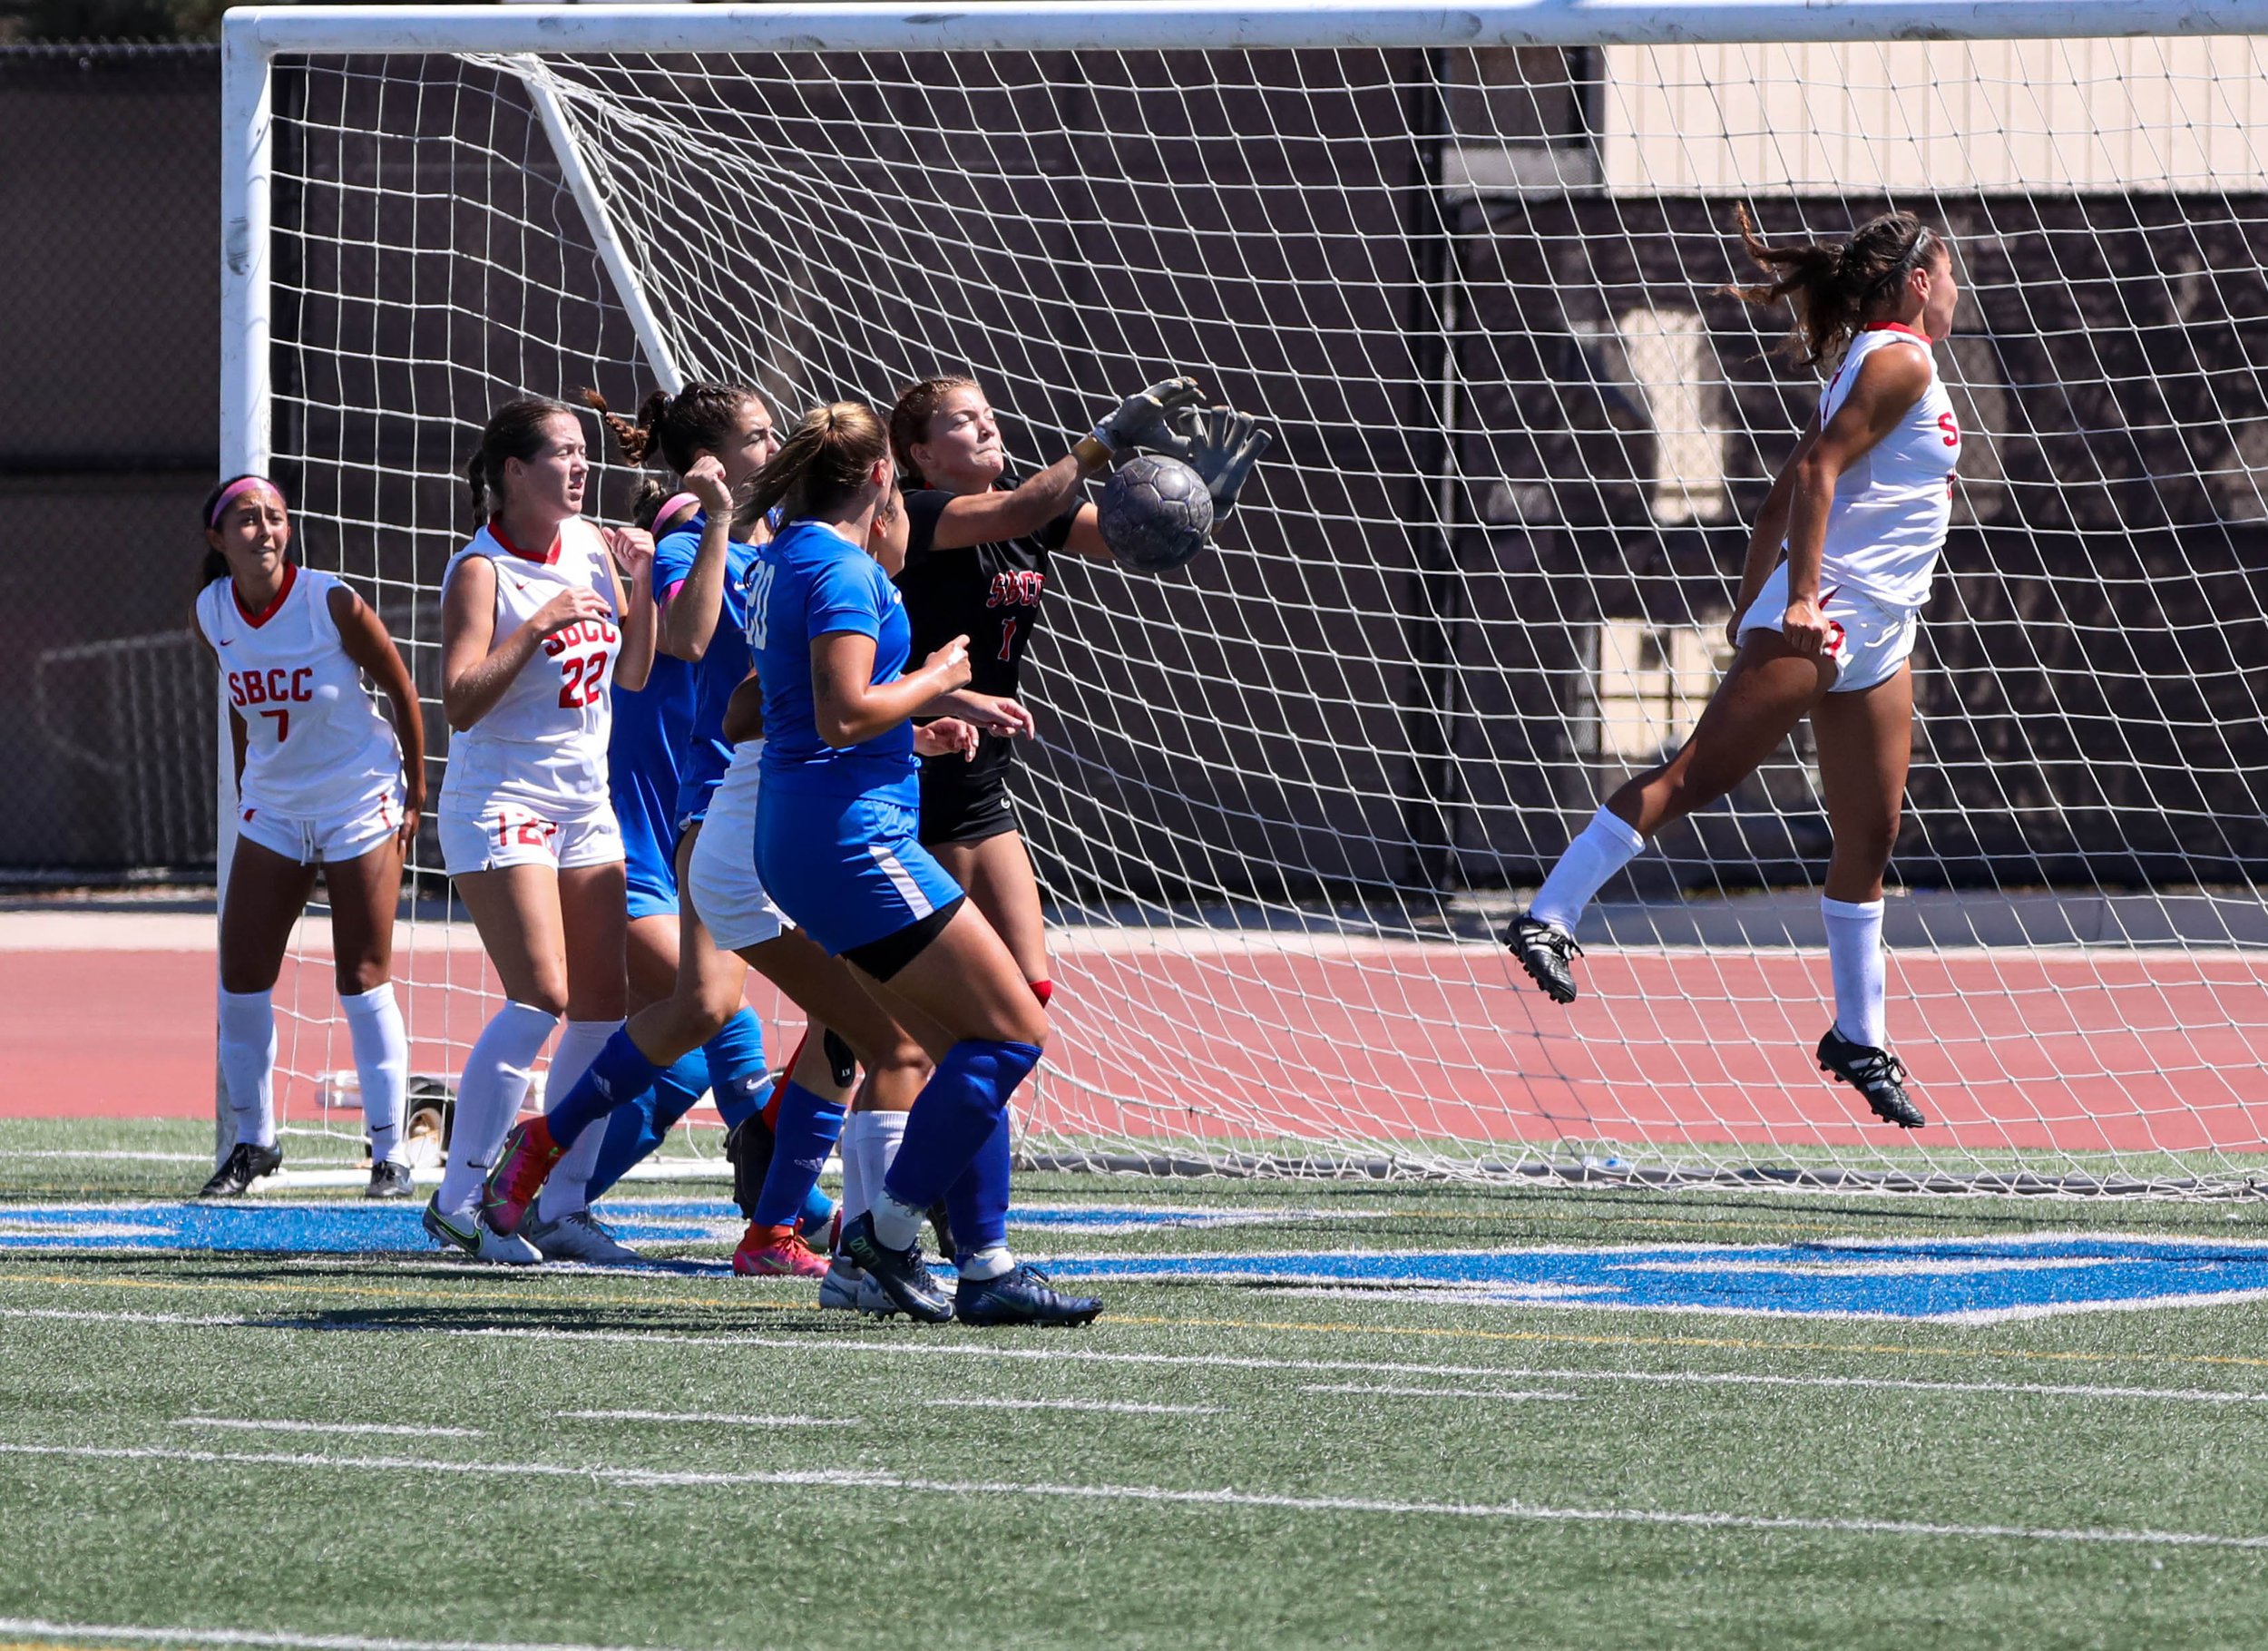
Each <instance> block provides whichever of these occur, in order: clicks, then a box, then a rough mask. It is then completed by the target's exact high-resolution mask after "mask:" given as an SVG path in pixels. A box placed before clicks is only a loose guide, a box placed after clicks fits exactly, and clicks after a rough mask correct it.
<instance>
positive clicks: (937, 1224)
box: [929, 1198, 953, 1258]
mask: <svg viewBox="0 0 2268 1651" xmlns="http://www.w3.org/2000/svg"><path fill="white" fill-rule="evenodd" d="M929 1230H930V1231H931V1233H933V1234H934V1235H935V1236H936V1239H937V1253H938V1254H939V1255H943V1256H946V1257H948V1258H950V1257H951V1256H952V1255H953V1217H952V1216H948V1215H947V1214H945V1201H944V1200H943V1198H940V1199H938V1200H937V1202H936V1203H934V1204H933V1205H931V1206H930V1207H929Z"/></svg>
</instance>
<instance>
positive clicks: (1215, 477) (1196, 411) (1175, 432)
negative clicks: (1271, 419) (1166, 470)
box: [1155, 406, 1275, 523]
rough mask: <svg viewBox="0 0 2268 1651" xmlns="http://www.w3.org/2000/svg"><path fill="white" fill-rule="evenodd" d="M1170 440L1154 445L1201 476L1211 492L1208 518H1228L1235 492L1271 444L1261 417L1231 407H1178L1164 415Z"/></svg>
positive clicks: (1234, 503)
mask: <svg viewBox="0 0 2268 1651" xmlns="http://www.w3.org/2000/svg"><path fill="white" fill-rule="evenodd" d="M1167 426H1168V433H1169V434H1170V435H1172V436H1173V438H1174V445H1170V446H1168V445H1163V444H1160V445H1158V446H1157V447H1156V448H1155V451H1157V452H1160V453H1167V454H1171V455H1172V456H1173V457H1175V458H1178V459H1179V460H1180V461H1181V462H1182V463H1183V464H1187V465H1188V467H1189V468H1190V469H1192V470H1194V471H1196V472H1197V473H1198V475H1199V476H1200V477H1202V478H1203V479H1204V482H1205V490H1206V492H1207V493H1211V494H1212V495H1213V520H1214V521H1215V522H1216V523H1218V522H1224V521H1226V520H1227V517H1228V513H1229V512H1230V511H1232V510H1234V509H1236V508H1237V494H1238V493H1241V492H1243V491H1244V484H1245V483H1246V482H1247V481H1248V480H1250V479H1251V476H1252V467H1253V466H1254V465H1255V464H1258V463H1259V462H1260V455H1261V454H1264V453H1266V451H1267V450H1268V448H1269V447H1270V446H1271V445H1273V444H1274V441H1275V437H1273V436H1271V435H1269V434H1268V433H1267V432H1266V430H1263V429H1261V428H1260V421H1259V420H1258V419H1257V418H1256V417H1254V416H1253V415H1251V414H1249V413H1239V412H1237V410H1236V409H1235V408H1233V407H1188V406H1184V407H1177V408H1175V409H1174V411H1173V412H1172V414H1170V415H1168V419H1167Z"/></svg>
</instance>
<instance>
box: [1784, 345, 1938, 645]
mask: <svg viewBox="0 0 2268 1651" xmlns="http://www.w3.org/2000/svg"><path fill="white" fill-rule="evenodd" d="M1890 348H1910V349H1919V350H1920V351H1921V354H1922V357H1923V358H1924V359H1925V360H1928V361H1929V363H1930V386H1929V388H1927V389H1926V390H1924V391H1922V392H1921V399H1920V400H1918V401H1916V402H1915V403H1914V404H1913V405H1912V407H1911V409H1909V410H1908V412H1907V413H1906V415H1905V416H1904V417H1903V418H1901V420H1899V422H1898V425H1897V427H1896V428H1895V429H1893V430H1892V431H1891V432H1890V434H1889V435H1885V436H1883V437H1882V440H1881V441H1879V442H1876V443H1875V444H1874V445H1873V446H1872V447H1871V448H1870V449H1868V450H1867V452H1866V453H1865V454H1862V455H1861V457H1860V459H1859V461H1858V463H1856V464H1853V465H1852V466H1851V468H1850V469H1848V470H1846V471H1844V472H1843V474H1842V475H1841V476H1839V477H1838V478H1836V481H1835V494H1834V499H1833V503H1830V504H1829V505H1828V507H1827V541H1826V548H1825V553H1824V555H1823V557H1822V559H1821V562H1820V574H1819V588H1820V590H1821V591H1829V590H1837V589H1840V590H1844V591H1856V592H1858V593H1859V594H1861V595H1863V596H1866V597H1870V598H1872V600H1873V601H1878V602H1881V603H1882V604H1883V605H1885V606H1887V607H1892V608H1905V609H1910V610H1911V609H1919V608H1921V606H1922V605H1923V604H1924V603H1925V602H1927V601H1929V598H1930V578H1931V574H1933V573H1935V572H1937V559H1938V557H1939V555H1940V554H1941V552H1943V551H1944V549H1945V529H1946V526H1947V524H1948V523H1950V521H1951V520H1952V513H1953V472H1954V470H1955V468H1956V467H1957V466H1958V465H1959V464H1960V425H1958V424H1957V423H1955V422H1954V418H1953V402H1952V398H1951V397H1950V396H1947V395H1946V393H1945V386H1944V385H1943V384H1942V383H1941V382H1940V381H1939V379H1938V376H1937V362H1936V360H1935V358H1934V357H1931V353H1930V342H1929V340H1928V339H1927V338H1925V337H1922V336H1921V334H1920V333H1918V332H1915V331H1914V330H1913V329H1912V328H1911V327H1897V326H1877V327H1868V328H1867V329H1866V330H1865V331H1863V332H1862V333H1860V334H1859V336H1858V337H1855V338H1853V339H1852V340H1851V347H1850V349H1849V351H1848V352H1846V353H1845V354H1844V356H1843V365H1842V366H1839V367H1837V368H1836V369H1835V376H1833V378H1830V379H1829V380H1828V381H1827V389H1826V393H1825V394H1824V395H1823V396H1821V397H1820V398H1819V424H1820V428H1822V429H1824V428H1826V425H1827V421H1828V420H1829V419H1831V418H1833V416H1834V415H1835V414H1836V412H1837V411H1838V410H1839V409H1840V408H1841V407H1842V405H1843V402H1844V401H1845V400H1847V399H1848V398H1849V396H1850V394H1851V386H1853V385H1854V384H1856V383H1857V382H1858V378H1859V368H1860V366H1861V365H1862V364H1863V363H1864V362H1865V360H1866V358H1867V357H1869V356H1872V354H1874V352H1875V351H1877V350H1882V349H1890Z"/></svg>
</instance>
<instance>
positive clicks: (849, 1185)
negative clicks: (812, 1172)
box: [835, 1112, 874, 1226]
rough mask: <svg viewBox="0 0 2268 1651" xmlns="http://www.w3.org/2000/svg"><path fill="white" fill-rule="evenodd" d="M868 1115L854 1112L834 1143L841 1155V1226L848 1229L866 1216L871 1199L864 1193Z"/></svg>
mask: <svg viewBox="0 0 2268 1651" xmlns="http://www.w3.org/2000/svg"><path fill="white" fill-rule="evenodd" d="M873 1116H874V1114H873V1113H871V1112H854V1113H852V1114H851V1115H850V1116H849V1117H848V1118H846V1119H844V1120H843V1138H842V1139H841V1140H839V1141H837V1142H836V1148H835V1149H836V1151H837V1152H839V1153H841V1154H842V1155H843V1225H844V1226H849V1225H850V1224H851V1223H852V1222H854V1221H855V1220H857V1219H858V1217H859V1216H863V1215H865V1213H866V1210H867V1207H868V1206H869V1204H870V1203H871V1201H872V1200H871V1198H870V1197H869V1195H868V1193H867V1191H866V1164H865V1157H866V1150H865V1148H866V1130H867V1128H868V1125H867V1122H866V1120H867V1119H870V1118H872V1117H873Z"/></svg>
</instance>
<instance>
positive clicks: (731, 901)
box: [683, 762, 790, 952]
mask: <svg viewBox="0 0 2268 1651" xmlns="http://www.w3.org/2000/svg"><path fill="white" fill-rule="evenodd" d="M761 775H762V770H761V769H759V768H758V767H757V766H756V764H754V763H753V762H741V763H735V764H734V765H733V766H732V767H731V768H730V769H728V771H727V772H726V774H725V777H724V779H723V781H722V783H720V784H719V786H718V787H717V790H716V794H715V795H714V796H711V797H710V798H709V815H708V817H707V818H706V819H704V820H703V821H702V822H701V829H700V835H699V836H697V837H695V838H694V839H693V854H692V857H691V858H690V859H689V860H688V861H687V862H686V865H685V888H684V890H683V892H684V893H685V894H689V895H691V896H692V900H693V909H694V911H696V912H698V913H700V920H701V922H702V923H705V924H707V925H708V928H709V937H710V938H711V939H712V940H714V941H715V942H716V943H717V949H718V950H719V951H720V952H738V951H739V950H740V949H741V948H742V947H744V946H758V945H762V944H763V943H765V942H766V941H767V940H770V939H772V938H774V937H775V936H776V935H777V934H778V933H780V931H782V930H783V929H786V928H787V927H789V926H790V925H789V923H788V922H787V915H786V914H785V913H782V912H781V911H780V909H779V908H778V907H777V906H776V905H774V904H772V897H771V896H770V895H769V894H766V893H765V892H764V880H763V879H762V878H761V877H758V875H757V874H756V796H757V792H758V788H759V780H760V777H761Z"/></svg>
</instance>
